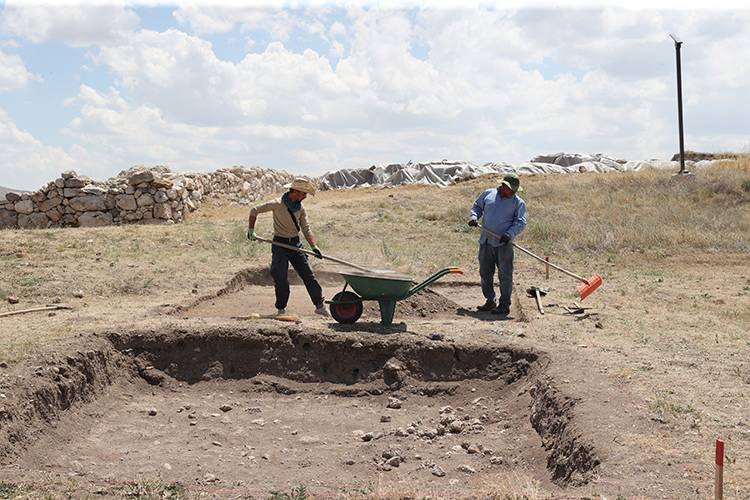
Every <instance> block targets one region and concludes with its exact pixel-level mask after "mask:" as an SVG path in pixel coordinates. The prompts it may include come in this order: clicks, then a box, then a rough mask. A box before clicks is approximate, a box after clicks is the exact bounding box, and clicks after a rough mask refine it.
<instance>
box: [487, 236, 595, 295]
mask: <svg viewBox="0 0 750 500" xmlns="http://www.w3.org/2000/svg"><path fill="white" fill-rule="evenodd" d="M478 227H479V228H480V229H481V230H482V231H485V232H487V233H489V234H491V235H492V236H494V237H495V238H500V235H499V234H497V233H493V232H492V231H490V230H489V229H487V228H486V227H484V226H482V225H481V224H478ZM513 246H514V247H516V248H517V249H519V250H520V251H522V252H523V253H525V254H526V255H529V256H531V257H534V258H535V259H536V260H538V261H539V262H542V263H543V264H546V265H548V266H549V267H552V268H555V269H557V270H558V271H560V272H562V273H565V274H567V275H568V276H570V277H571V278H575V279H577V280H578V281H583V282H584V283H586V284H587V285H588V284H589V281H588V280H587V279H586V278H583V277H581V276H578V275H577V274H575V273H572V272H570V271H568V270H567V269H563V268H562V267H560V266H556V265H555V264H553V263H551V262H549V261H547V260H546V259H543V258H541V257H539V256H538V255H536V254H535V253H533V252H531V251H529V250H526V249H525V248H524V247H522V246H521V245H519V244H518V243H516V242H515V241H514V242H513Z"/></svg>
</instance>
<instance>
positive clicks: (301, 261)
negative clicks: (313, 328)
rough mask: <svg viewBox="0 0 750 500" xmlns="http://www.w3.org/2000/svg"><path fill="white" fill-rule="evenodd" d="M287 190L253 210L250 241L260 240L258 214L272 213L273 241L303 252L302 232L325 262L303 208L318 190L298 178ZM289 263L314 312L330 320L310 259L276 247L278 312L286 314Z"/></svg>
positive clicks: (273, 260) (273, 265)
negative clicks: (306, 200)
mask: <svg viewBox="0 0 750 500" xmlns="http://www.w3.org/2000/svg"><path fill="white" fill-rule="evenodd" d="M285 187H288V188H289V191H287V192H286V193H284V195H283V196H282V197H281V198H277V199H275V200H271V201H268V202H266V203H262V204H260V205H257V206H254V207H253V208H252V209H251V210H250V216H249V218H248V223H247V225H248V230H247V237H248V239H249V240H251V241H255V239H256V238H257V236H256V234H255V220H256V219H257V218H258V214H260V213H263V212H273V241H276V242H278V243H284V244H286V245H291V246H294V247H297V248H302V243H301V242H300V239H299V233H300V231H302V234H304V235H305V239H306V240H307V242H308V243H309V244H310V247H311V248H312V251H313V252H315V255H317V257H318V258H322V257H323V254H321V252H320V249H319V248H318V247H317V245H316V244H315V236H314V235H313V233H312V231H311V230H310V225H309V224H308V223H307V213H306V212H305V209H304V208H303V207H302V200H304V199H305V198H306V197H307V195H308V194H309V195H311V196H315V186H313V185H312V183H311V182H310V181H308V180H307V179H301V178H298V179H294V182H292V183H291V184H290V185H287V186H285ZM290 263H291V264H292V267H293V268H294V270H295V271H297V274H299V277H300V278H302V281H303V282H304V283H305V288H307V293H308V294H309V295H310V299H312V302H313V304H314V305H315V312H316V313H317V314H320V315H321V316H328V311H327V310H326V308H325V299H324V297H323V289H322V288H321V286H320V283H318V280H317V279H316V278H315V274H314V273H313V270H312V268H311V267H310V263H309V262H308V261H307V255H305V254H304V253H302V252H297V251H294V250H288V249H286V248H282V247H280V246H276V245H273V247H271V276H273V283H274V288H275V291H276V310H277V312H278V313H279V314H284V313H285V312H286V306H287V303H288V302H289V277H288V272H289V264H290Z"/></svg>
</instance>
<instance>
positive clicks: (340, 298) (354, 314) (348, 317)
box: [330, 292, 362, 324]
mask: <svg viewBox="0 0 750 500" xmlns="http://www.w3.org/2000/svg"><path fill="white" fill-rule="evenodd" d="M355 301H356V302H355ZM333 302H351V304H331V308H330V310H331V316H333V319H335V320H336V321H338V322H339V323H345V324H351V323H354V322H356V321H357V320H358V319H359V317H360V316H362V300H361V299H360V297H359V295H357V294H356V293H354V292H339V293H337V294H336V295H334V296H333Z"/></svg>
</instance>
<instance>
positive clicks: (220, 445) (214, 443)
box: [211, 441, 224, 447]
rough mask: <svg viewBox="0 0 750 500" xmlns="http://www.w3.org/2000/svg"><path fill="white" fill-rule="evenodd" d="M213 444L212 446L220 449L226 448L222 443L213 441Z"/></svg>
mask: <svg viewBox="0 0 750 500" xmlns="http://www.w3.org/2000/svg"><path fill="white" fill-rule="evenodd" d="M211 444H212V445H214V446H218V447H222V446H224V445H223V444H221V443H220V442H219V441H211Z"/></svg>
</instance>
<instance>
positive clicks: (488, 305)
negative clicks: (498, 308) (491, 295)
mask: <svg viewBox="0 0 750 500" xmlns="http://www.w3.org/2000/svg"><path fill="white" fill-rule="evenodd" d="M494 308H495V303H494V302H493V301H491V300H488V301H487V302H485V303H484V304H482V305H481V306H477V311H480V312H487V311H491V310H493V309H494Z"/></svg>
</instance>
